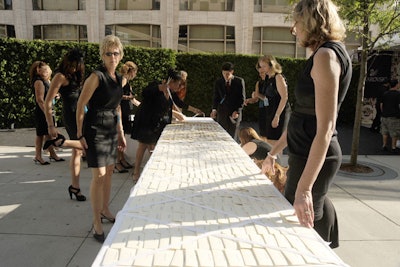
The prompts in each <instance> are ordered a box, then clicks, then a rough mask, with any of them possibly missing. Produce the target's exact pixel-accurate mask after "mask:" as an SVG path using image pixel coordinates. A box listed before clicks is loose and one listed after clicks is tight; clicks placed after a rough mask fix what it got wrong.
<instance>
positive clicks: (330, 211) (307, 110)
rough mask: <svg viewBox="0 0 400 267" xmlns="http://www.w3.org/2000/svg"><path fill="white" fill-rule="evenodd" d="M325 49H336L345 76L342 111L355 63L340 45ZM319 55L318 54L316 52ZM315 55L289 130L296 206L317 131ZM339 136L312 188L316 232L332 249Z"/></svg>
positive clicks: (290, 190) (291, 193) (289, 187)
mask: <svg viewBox="0 0 400 267" xmlns="http://www.w3.org/2000/svg"><path fill="white" fill-rule="evenodd" d="M321 47H325V48H329V49H332V50H333V51H334V52H335V53H336V55H337V57H338V60H339V62H340V65H341V74H340V81H339V93H338V103H337V106H338V112H339V109H340V105H341V103H342V102H343V99H344V97H345V95H346V92H347V89H348V87H349V84H350V80H351V75H352V65H351V60H350V58H349V56H348V54H347V52H346V49H345V46H344V45H343V44H342V43H339V42H326V43H324V44H323V45H322V46H321ZM314 54H315V53H314ZM313 60H314V56H311V57H310V58H309V59H308V60H307V62H306V65H305V68H304V69H303V71H302V72H301V73H300V74H299V79H298V81H297V86H296V88H295V96H296V105H295V108H294V112H293V113H292V114H291V116H290V120H289V124H288V129H287V143H288V154H289V160H288V163H289V170H288V173H287V183H286V187H285V193H284V195H285V197H286V198H287V199H288V200H289V202H290V203H292V204H293V202H294V198H295V192H296V188H297V183H298V181H299V179H300V176H301V174H302V173H303V170H304V167H305V165H306V162H307V158H308V154H309V152H310V149H311V144H312V142H313V140H314V137H315V135H316V131H317V119H316V114H315V87H314V82H313V80H312V78H311V69H312V67H313ZM336 135H337V133H336V131H335V133H334V134H333V136H332V139H331V142H330V144H329V147H328V151H327V154H326V159H325V162H324V164H323V166H322V169H321V171H320V172H319V174H318V177H317V179H316V181H315V183H314V186H313V189H312V195H313V205H314V215H315V216H314V218H315V220H314V229H315V230H316V231H317V232H318V233H319V234H320V235H321V237H322V238H323V239H324V240H325V241H327V242H332V243H331V247H337V246H338V242H339V237H338V230H337V226H338V225H337V219H336V212H335V209H334V207H333V205H332V203H331V201H330V200H329V199H328V198H327V197H326V194H327V192H328V189H329V187H330V185H331V184H332V182H333V179H334V177H335V175H336V173H337V171H338V169H339V167H340V164H341V161H342V151H341V148H340V145H339V142H338V140H337V136H336Z"/></svg>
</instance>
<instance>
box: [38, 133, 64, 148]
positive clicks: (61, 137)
mask: <svg viewBox="0 0 400 267" xmlns="http://www.w3.org/2000/svg"><path fill="white" fill-rule="evenodd" d="M60 140H61V142H60V143H58V144H57V142H58V141H60ZM64 142H65V137H64V135H62V134H58V135H57V137H56V138H55V139H52V140H47V141H46V142H44V145H43V150H46V149H48V148H49V147H50V146H55V147H62V145H63V144H64Z"/></svg>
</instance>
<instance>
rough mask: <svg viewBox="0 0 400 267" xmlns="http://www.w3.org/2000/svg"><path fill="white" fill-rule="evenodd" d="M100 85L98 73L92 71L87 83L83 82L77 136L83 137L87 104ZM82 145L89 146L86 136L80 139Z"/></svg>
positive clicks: (77, 110) (78, 109) (78, 110)
mask: <svg viewBox="0 0 400 267" xmlns="http://www.w3.org/2000/svg"><path fill="white" fill-rule="evenodd" d="M98 86H99V77H97V75H96V74H94V73H92V74H90V76H89V77H88V78H87V79H86V81H85V83H84V84H83V89H82V92H81V95H80V96H79V99H78V104H77V107H76V126H77V133H76V134H77V137H78V138H81V137H82V134H83V119H84V116H85V106H86V105H87V103H88V102H89V100H90V98H91V97H92V95H93V93H94V91H95V90H96V89H97V87H98ZM80 140H81V143H82V146H83V147H84V148H87V144H86V140H84V138H82V139H80Z"/></svg>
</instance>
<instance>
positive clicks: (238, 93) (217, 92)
mask: <svg viewBox="0 0 400 267" xmlns="http://www.w3.org/2000/svg"><path fill="white" fill-rule="evenodd" d="M233 72H234V66H233V64H232V63H231V62H225V63H224V64H222V77H221V78H219V79H218V80H217V81H216V82H215V85H214V99H213V105H212V111H211V114H210V117H211V118H213V119H216V120H217V122H218V123H219V124H220V125H221V126H222V127H223V128H224V129H225V130H226V131H227V132H228V133H229V134H230V135H231V136H232V137H233V138H234V139H236V138H237V129H238V128H239V124H240V121H241V119H242V108H243V104H244V100H245V99H246V92H245V84H244V80H243V79H242V78H240V77H237V76H234V75H233Z"/></svg>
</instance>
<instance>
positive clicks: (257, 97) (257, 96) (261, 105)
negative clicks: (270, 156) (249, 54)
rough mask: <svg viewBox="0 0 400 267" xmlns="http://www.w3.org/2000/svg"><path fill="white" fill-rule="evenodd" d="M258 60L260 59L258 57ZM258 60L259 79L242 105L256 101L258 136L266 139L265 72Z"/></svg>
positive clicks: (266, 102) (266, 104)
mask: <svg viewBox="0 0 400 267" xmlns="http://www.w3.org/2000/svg"><path fill="white" fill-rule="evenodd" d="M259 60H260V59H259ZM259 60H258V61H257V64H256V70H257V71H258V75H259V76H260V79H259V80H258V81H257V82H256V86H255V89H254V91H253V93H252V94H251V98H247V99H246V100H245V101H244V105H245V106H247V105H248V104H254V103H258V130H259V132H260V136H262V137H263V138H265V139H267V106H268V98H266V96H265V89H266V87H265V86H264V85H265V77H266V75H267V73H266V72H265V70H264V68H261V67H260V65H259Z"/></svg>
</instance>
